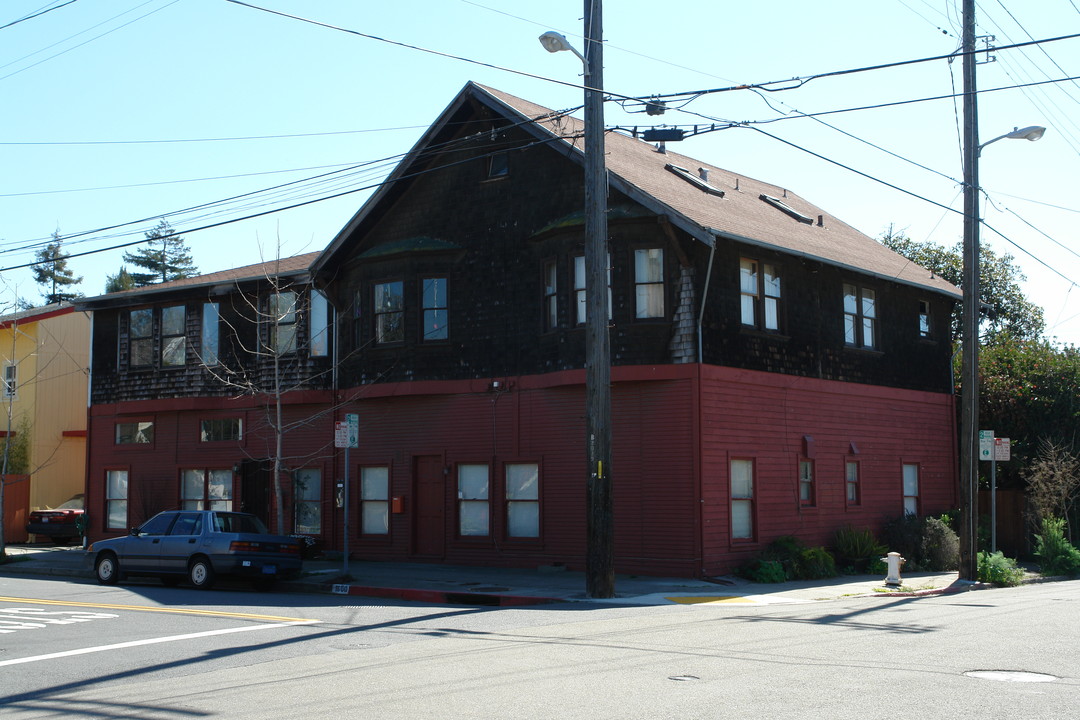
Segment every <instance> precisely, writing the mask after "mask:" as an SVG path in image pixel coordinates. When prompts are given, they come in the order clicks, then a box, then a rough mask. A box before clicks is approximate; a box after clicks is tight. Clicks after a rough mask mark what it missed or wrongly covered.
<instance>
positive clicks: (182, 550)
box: [87, 510, 301, 590]
mask: <svg viewBox="0 0 1080 720" xmlns="http://www.w3.org/2000/svg"><path fill="white" fill-rule="evenodd" d="M87 559H88V562H89V563H91V564H92V566H93V569H94V574H95V575H96V576H97V579H98V582H99V583H101V584H102V585H115V584H116V583H117V582H118V581H120V580H123V579H124V578H126V577H129V576H135V575H145V576H151V577H158V578H160V579H161V581H162V582H163V583H165V584H166V585H169V586H174V585H178V584H179V583H180V582H181V581H182V580H184V579H185V578H186V579H187V580H188V581H190V582H191V584H192V585H194V586H195V587H197V588H200V589H208V588H210V587H211V586H213V584H214V581H215V580H216V579H217V577H218V576H219V575H232V576H238V577H243V578H247V579H250V580H252V581H253V582H254V584H255V586H256V587H257V588H259V589H260V590H267V589H269V588H271V587H273V585H274V583H275V582H276V581H277V580H278V578H291V577H296V576H298V575H299V574H300V568H301V556H300V542H299V541H298V540H297V539H296V538H291V537H287V536H284V535H271V534H270V533H269V531H268V530H267V529H266V526H265V525H263V524H262V521H261V520H259V519H258V518H257V517H255V516H254V515H249V514H248V513H239V512H223V511H218V510H169V511H166V512H162V513H158V514H157V515H155V516H154V517H152V518H150V519H149V520H147V521H146V522H145V523H143V524H142V525H140V526H139V527H137V528H134V529H132V531H131V532H130V533H129V534H128V535H127V536H125V537H118V538H111V539H108V540H99V541H97V542H95V543H93V544H92V545H91V546H90V547H89V548H88V550H87Z"/></svg>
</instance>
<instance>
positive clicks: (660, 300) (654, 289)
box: [634, 248, 664, 320]
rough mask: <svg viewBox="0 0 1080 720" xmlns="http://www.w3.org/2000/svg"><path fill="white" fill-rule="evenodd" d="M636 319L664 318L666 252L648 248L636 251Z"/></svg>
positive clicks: (660, 249)
mask: <svg viewBox="0 0 1080 720" xmlns="http://www.w3.org/2000/svg"><path fill="white" fill-rule="evenodd" d="M634 297H635V304H634V317H636V318H638V319H639V320H640V319H644V318H662V317H664V251H663V249H662V248H647V249H641V250H635V251H634Z"/></svg>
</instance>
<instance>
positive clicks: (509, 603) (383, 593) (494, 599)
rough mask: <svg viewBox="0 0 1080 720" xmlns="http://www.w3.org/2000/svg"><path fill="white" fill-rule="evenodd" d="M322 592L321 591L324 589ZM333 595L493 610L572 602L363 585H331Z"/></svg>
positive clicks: (519, 596)
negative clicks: (480, 606) (467, 606)
mask: <svg viewBox="0 0 1080 720" xmlns="http://www.w3.org/2000/svg"><path fill="white" fill-rule="evenodd" d="M324 592H325V590H324ZM330 592H331V593H332V594H334V595H358V596H362V597H372V598H386V599H391V600H408V601H412V602H430V603H437V604H440V605H490V606H493V607H524V606H528V605H548V604H551V603H558V602H572V600H568V599H565V598H552V597H539V596H533V595H501V594H498V593H480V592H469V591H467V590H466V591H459V590H421V589H417V588H392V587H372V586H365V585H332V586H330Z"/></svg>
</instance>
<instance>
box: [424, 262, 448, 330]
mask: <svg viewBox="0 0 1080 720" xmlns="http://www.w3.org/2000/svg"><path fill="white" fill-rule="evenodd" d="M423 303H424V307H423V312H424V325H423V328H424V330H423V335H422V337H421V338H420V339H421V340H422V341H424V342H428V341H430V340H446V339H447V338H448V337H449V336H450V326H449V324H448V323H449V320H448V318H447V282H446V278H444V277H430V278H424V295H423Z"/></svg>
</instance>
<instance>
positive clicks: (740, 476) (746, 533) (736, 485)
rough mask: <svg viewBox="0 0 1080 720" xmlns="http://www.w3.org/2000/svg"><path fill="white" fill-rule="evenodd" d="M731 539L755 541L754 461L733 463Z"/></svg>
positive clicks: (747, 460) (743, 460)
mask: <svg viewBox="0 0 1080 720" xmlns="http://www.w3.org/2000/svg"><path fill="white" fill-rule="evenodd" d="M731 538H732V539H733V540H753V539H754V461H753V460H749V459H741V458H740V459H733V460H732V461H731Z"/></svg>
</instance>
